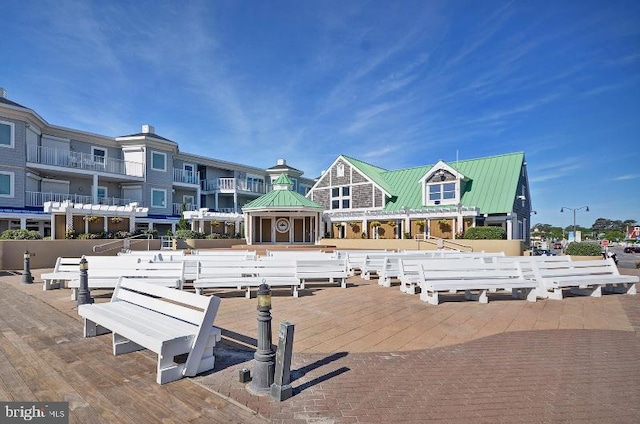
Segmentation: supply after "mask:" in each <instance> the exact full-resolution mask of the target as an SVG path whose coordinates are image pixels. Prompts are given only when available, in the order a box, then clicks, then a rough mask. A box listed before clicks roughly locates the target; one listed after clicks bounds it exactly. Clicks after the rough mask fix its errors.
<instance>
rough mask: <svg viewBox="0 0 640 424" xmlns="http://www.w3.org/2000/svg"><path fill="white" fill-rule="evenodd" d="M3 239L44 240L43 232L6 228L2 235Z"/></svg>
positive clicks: (0, 236)
mask: <svg viewBox="0 0 640 424" xmlns="http://www.w3.org/2000/svg"><path fill="white" fill-rule="evenodd" d="M0 239H2V240H42V234H40V232H39V231H34V230H6V231H4V232H3V233H2V234H1V235H0Z"/></svg>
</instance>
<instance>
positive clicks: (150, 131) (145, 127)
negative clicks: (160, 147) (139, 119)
mask: <svg viewBox="0 0 640 424" xmlns="http://www.w3.org/2000/svg"><path fill="white" fill-rule="evenodd" d="M142 132H143V133H144V134H155V133H156V129H155V128H154V127H153V125H149V124H145V125H143V126H142Z"/></svg>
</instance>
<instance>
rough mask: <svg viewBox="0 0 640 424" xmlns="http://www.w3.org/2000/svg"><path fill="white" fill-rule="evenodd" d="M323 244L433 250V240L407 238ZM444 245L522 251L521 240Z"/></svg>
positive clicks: (327, 241) (448, 242)
mask: <svg viewBox="0 0 640 424" xmlns="http://www.w3.org/2000/svg"><path fill="white" fill-rule="evenodd" d="M322 242H323V243H325V244H330V245H334V246H336V249H402V250H435V249H437V245H436V242H435V241H430V242H425V241H420V242H417V241H415V240H409V239H401V240H394V239H384V240H371V239H364V240H363V239H322ZM444 243H445V247H450V248H453V249H460V250H463V251H473V252H482V251H484V252H504V254H505V255H507V256H521V255H522V252H523V251H524V243H523V242H522V240H444Z"/></svg>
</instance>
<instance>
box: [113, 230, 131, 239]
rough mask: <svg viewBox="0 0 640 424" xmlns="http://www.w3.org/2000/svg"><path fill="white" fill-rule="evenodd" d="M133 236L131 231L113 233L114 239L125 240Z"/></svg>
mask: <svg viewBox="0 0 640 424" xmlns="http://www.w3.org/2000/svg"><path fill="white" fill-rule="evenodd" d="M132 235H133V234H132V233H130V232H129V231H116V232H115V233H113V238H115V239H125V238H127V237H131V236H132Z"/></svg>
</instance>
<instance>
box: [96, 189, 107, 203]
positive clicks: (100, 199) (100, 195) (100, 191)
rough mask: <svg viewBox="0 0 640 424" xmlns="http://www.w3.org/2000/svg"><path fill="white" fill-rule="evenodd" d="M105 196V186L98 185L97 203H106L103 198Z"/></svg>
mask: <svg viewBox="0 0 640 424" xmlns="http://www.w3.org/2000/svg"><path fill="white" fill-rule="evenodd" d="M106 198H107V188H106V187H104V186H98V203H99V204H101V205H104V204H106V203H105V200H106Z"/></svg>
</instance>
